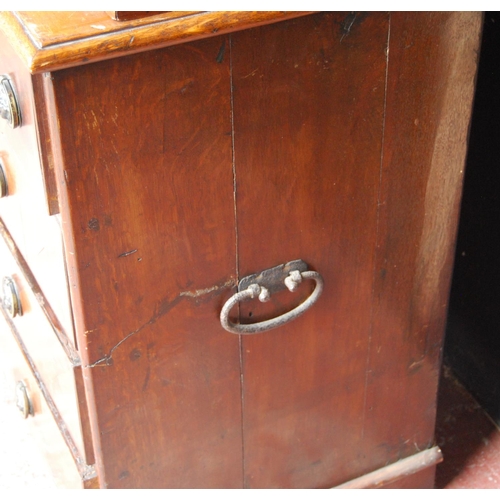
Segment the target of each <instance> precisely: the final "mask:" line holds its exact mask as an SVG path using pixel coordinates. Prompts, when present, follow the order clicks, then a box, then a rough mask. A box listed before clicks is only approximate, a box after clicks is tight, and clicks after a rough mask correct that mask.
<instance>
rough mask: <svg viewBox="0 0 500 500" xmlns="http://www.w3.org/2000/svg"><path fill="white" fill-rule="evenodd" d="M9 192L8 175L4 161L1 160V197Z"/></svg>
mask: <svg viewBox="0 0 500 500" xmlns="http://www.w3.org/2000/svg"><path fill="white" fill-rule="evenodd" d="M8 194H9V189H8V186H7V176H6V175H5V170H4V168H3V163H2V162H1V161H0V198H3V197H4V196H7V195H8Z"/></svg>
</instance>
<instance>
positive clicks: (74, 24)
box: [0, 11, 307, 73]
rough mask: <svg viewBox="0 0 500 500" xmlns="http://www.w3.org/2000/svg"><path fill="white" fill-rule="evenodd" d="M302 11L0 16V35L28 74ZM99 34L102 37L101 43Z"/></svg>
mask: <svg viewBox="0 0 500 500" xmlns="http://www.w3.org/2000/svg"><path fill="white" fill-rule="evenodd" d="M305 14H307V12H299V11H295V12H272V11H261V12H249V11H234V12H222V11H221V12H165V13H162V14H158V15H156V16H151V17H146V18H141V19H134V20H130V21H120V22H118V21H114V20H113V19H110V17H109V15H108V14H107V13H106V12H90V11H87V12H47V11H43V12H42V11H37V12H15V13H11V12H1V13H0V30H2V31H3V32H4V33H5V35H6V36H7V38H8V39H9V41H10V43H11V44H12V45H14V46H15V47H16V50H17V52H18V54H19V55H20V57H21V58H22V59H23V61H24V63H25V65H26V67H27V68H28V70H29V71H31V72H32V73H38V72H46V71H53V70H56V69H61V68H65V67H69V66H76V65H81V64H86V63H89V62H94V61H99V60H102V59H110V58H114V57H118V56H122V55H126V54H133V53H136V52H141V51H145V50H153V49H156V48H160V47H166V46H169V45H174V44H178V43H184V42H187V41H191V40H196V39H200V38H207V37H212V36H214V35H216V34H217V35H220V34H223V33H230V32H232V31H237V30H241V29H246V28H250V27H253V26H259V25H265V24H269V23H274V22H277V21H282V20H284V19H289V18H293V17H299V16H303V15H305ZM103 35H106V37H105V38H103Z"/></svg>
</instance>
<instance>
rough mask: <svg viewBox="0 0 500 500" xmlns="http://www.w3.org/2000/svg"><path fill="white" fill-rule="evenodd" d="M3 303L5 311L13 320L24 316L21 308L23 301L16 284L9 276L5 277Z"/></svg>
mask: <svg viewBox="0 0 500 500" xmlns="http://www.w3.org/2000/svg"><path fill="white" fill-rule="evenodd" d="M2 293H3V296H2V302H3V306H4V308H5V310H6V311H7V312H8V313H9V314H10V317H11V318H15V317H16V316H22V315H23V309H22V307H21V299H20V298H19V293H18V291H17V287H16V283H15V282H14V280H13V279H12V278H10V277H8V276H5V277H4V279H3V283H2Z"/></svg>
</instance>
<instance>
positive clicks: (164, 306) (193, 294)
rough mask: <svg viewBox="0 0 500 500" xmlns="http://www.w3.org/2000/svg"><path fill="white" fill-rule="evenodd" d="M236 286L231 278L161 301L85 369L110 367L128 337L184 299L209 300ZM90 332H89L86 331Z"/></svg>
mask: <svg viewBox="0 0 500 500" xmlns="http://www.w3.org/2000/svg"><path fill="white" fill-rule="evenodd" d="M235 285H236V280H235V279H233V278H231V279H229V280H227V281H226V282H225V283H222V284H219V285H214V286H212V287H210V288H202V289H199V290H194V291H187V292H181V293H180V294H179V295H177V296H176V297H175V298H174V299H173V300H171V301H168V300H167V299H163V300H162V301H161V302H160V303H159V305H158V306H157V307H156V308H155V312H154V313H153V315H152V316H151V318H150V319H149V320H148V321H146V322H145V323H144V324H142V325H141V326H140V327H139V328H137V329H136V330H134V331H132V332H130V333H129V334H128V335H126V336H125V337H124V338H123V339H122V340H120V342H118V343H117V344H116V345H115V346H113V347H112V348H111V349H110V351H109V353H108V354H106V355H105V356H103V357H102V358H100V359H98V360H97V361H95V362H94V363H92V364H89V365H86V366H85V368H95V367H96V366H99V365H102V364H106V365H110V364H111V363H110V361H111V360H112V357H113V353H114V352H115V350H116V349H118V347H120V346H121V345H122V344H123V343H124V342H125V341H127V340H128V339H129V338H130V337H133V336H134V335H137V334H138V333H140V332H141V331H142V330H143V329H144V328H146V327H147V326H150V325H153V324H154V323H156V322H157V321H158V320H159V319H160V318H161V317H162V316H164V315H165V314H167V313H168V312H170V311H171V310H172V309H173V308H174V307H175V306H176V305H177V304H178V303H179V302H181V301H182V300H184V299H185V298H186V297H187V298H189V299H193V298H195V299H197V298H199V297H201V296H203V297H204V299H205V300H206V299H210V298H211V296H210V297H207V296H208V295H209V294H211V295H213V294H214V292H218V293H221V292H222V291H223V290H226V289H228V288H231V287H233V286H235ZM88 331H90V330H88Z"/></svg>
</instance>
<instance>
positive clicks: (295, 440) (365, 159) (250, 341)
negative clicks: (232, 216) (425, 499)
mask: <svg viewBox="0 0 500 500" xmlns="http://www.w3.org/2000/svg"><path fill="white" fill-rule="evenodd" d="M388 29H389V16H388V14H386V13H376V14H370V15H366V14H358V15H352V14H341V13H326V14H317V15H313V16H309V17H307V18H303V19H300V20H294V21H287V22H284V23H280V24H277V25H274V26H269V27H265V28H260V29H255V30H251V31H248V32H242V33H238V34H235V35H233V36H232V60H233V84H234V126H235V167H236V181H237V187H236V198H237V226H238V248H239V272H240V277H242V276H245V275H247V274H251V273H254V272H258V271H260V270H262V269H266V268H269V267H272V266H275V265H277V264H280V263H284V262H287V261H290V260H293V259H297V258H302V259H304V260H305V261H306V262H307V263H308V264H309V265H310V266H311V268H313V269H315V270H317V271H318V272H319V273H321V275H322V276H323V277H324V280H325V288H324V292H323V295H322V296H321V297H320V299H319V301H318V302H317V303H316V304H315V305H314V306H313V307H312V308H311V310H309V311H307V312H306V313H305V314H304V315H303V316H301V317H300V318H298V319H297V320H295V321H294V322H292V323H289V324H288V325H286V326H283V327H280V328H279V329H276V330H272V331H270V332H267V333H261V334H258V335H254V336H249V337H244V338H243V341H242V359H243V384H244V391H243V429H244V431H243V432H244V453H245V455H244V464H245V486H246V487H258V488H271V487H272V488H275V487H280V488H315V487H331V486H334V485H336V484H339V483H342V482H343V481H345V480H347V479H348V478H349V477H348V476H349V474H350V473H353V472H354V473H356V470H357V454H358V452H359V449H360V446H361V442H362V438H363V433H362V430H363V429H362V425H363V418H362V416H363V410H364V387H365V368H366V357H367V352H368V347H369V335H370V320H371V301H372V289H373V278H372V277H373V266H374V249H375V246H376V235H377V233H376V231H377V202H378V194H379V177H380V167H381V151H382V137H383V113H384V92H385V77H386V49H387V41H388ZM301 287H302V288H303V293H306V294H307V293H310V289H309V287H308V285H306V284H304V285H302V286H301ZM288 295H290V296H291V295H292V294H289V293H288V292H283V293H282V294H281V296H280V297H276V301H275V302H273V303H272V305H271V306H270V307H269V306H268V307H267V308H266V309H255V308H256V307H258V305H257V304H255V303H253V302H252V303H247V304H243V305H242V306H241V321H242V322H252V321H255V320H258V319H261V318H263V317H264V316H267V317H272V316H273V315H276V314H279V313H281V312H283V310H284V309H285V308H286V307H287V306H288V307H290V306H291V303H290V300H292V301H294V303H295V304H296V303H297V302H299V301H300V297H299V296H297V297H295V296H293V297H292V299H289V298H288ZM250 315H251V318H249V316H250Z"/></svg>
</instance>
